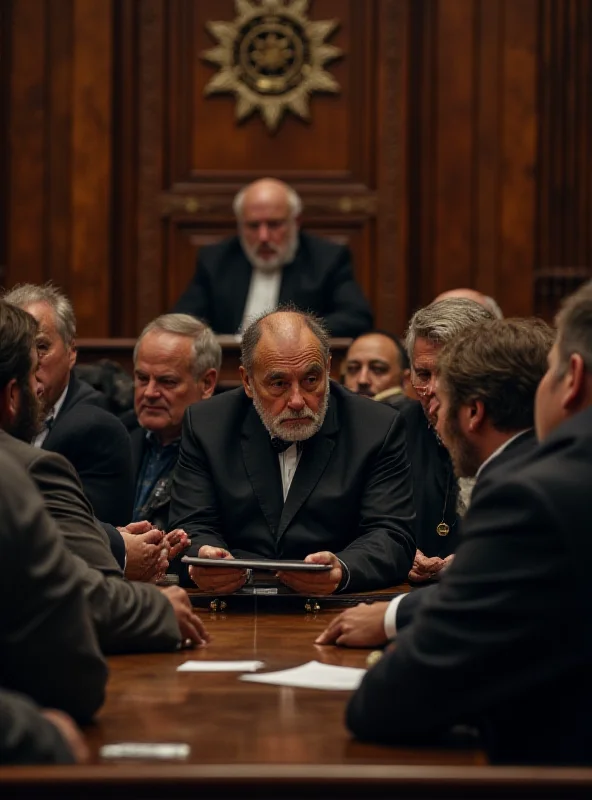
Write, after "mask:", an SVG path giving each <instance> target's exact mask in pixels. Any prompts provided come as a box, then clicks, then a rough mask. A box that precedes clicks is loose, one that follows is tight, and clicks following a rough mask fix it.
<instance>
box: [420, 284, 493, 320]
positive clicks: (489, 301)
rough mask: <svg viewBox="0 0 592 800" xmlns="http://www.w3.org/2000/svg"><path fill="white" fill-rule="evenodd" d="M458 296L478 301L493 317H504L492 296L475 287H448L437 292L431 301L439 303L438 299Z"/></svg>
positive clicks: (456, 297) (457, 297) (450, 298)
mask: <svg viewBox="0 0 592 800" xmlns="http://www.w3.org/2000/svg"><path fill="white" fill-rule="evenodd" d="M459 298H460V299H462V300H473V301H474V302H475V303H479V305H480V306H483V308H486V309H487V310H488V311H489V312H490V314H491V315H492V316H493V317H494V318H495V319H503V318H504V313H503V311H502V310H501V308H500V307H499V306H498V304H497V303H496V301H495V300H494V299H493V297H488V296H487V295H486V294H483V292H478V291H477V290H476V289H449V290H448V291H447V292H442V293H441V294H439V295H438V297H436V299H435V300H432V302H433V303H439V302H440V300H452V299H459Z"/></svg>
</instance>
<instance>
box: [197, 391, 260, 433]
mask: <svg viewBox="0 0 592 800" xmlns="http://www.w3.org/2000/svg"><path fill="white" fill-rule="evenodd" d="M252 402H253V401H252V400H251V399H250V398H249V397H247V395H246V394H245V390H244V389H243V387H242V386H239V387H238V388H237V389H230V390H229V391H226V392H220V394H217V395H214V397H210V398H209V399H207V400H200V401H199V402H197V403H193V405H191V406H189V408H188V409H187V415H188V417H189V419H190V420H191V422H192V423H194V422H197V421H199V424H200V425H203V424H208V422H210V421H211V422H212V423H217V424H219V422H220V421H221V420H224V421H227V420H229V419H231V418H233V417H234V416H244V414H245V413H246V412H247V410H248V409H249V407H250V405H251V404H252Z"/></svg>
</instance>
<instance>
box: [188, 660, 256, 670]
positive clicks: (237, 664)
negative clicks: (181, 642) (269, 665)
mask: <svg viewBox="0 0 592 800" xmlns="http://www.w3.org/2000/svg"><path fill="white" fill-rule="evenodd" d="M264 666H265V664H264V663H263V661H185V663H184V664H181V666H180V667H177V672H255V671H256V670H258V669H261V667H264Z"/></svg>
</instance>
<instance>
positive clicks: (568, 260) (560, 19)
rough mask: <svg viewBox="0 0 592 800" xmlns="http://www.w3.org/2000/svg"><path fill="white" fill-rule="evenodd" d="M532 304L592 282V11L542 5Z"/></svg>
mask: <svg viewBox="0 0 592 800" xmlns="http://www.w3.org/2000/svg"><path fill="white" fill-rule="evenodd" d="M540 5H541V14H540V28H539V33H540V62H539V63H540V71H539V108H540V114H539V119H538V133H539V158H538V174H539V183H540V192H539V196H538V203H537V233H538V236H537V264H536V273H535V279H536V284H535V304H536V309H537V311H538V312H539V313H542V314H544V315H545V316H550V315H552V314H553V313H554V312H555V311H556V310H557V307H558V305H559V301H560V299H561V297H563V296H565V294H567V293H569V292H571V291H573V290H574V289H575V288H576V287H577V286H578V285H579V284H580V283H581V282H582V281H584V280H587V279H589V278H590V277H592V150H591V148H590V142H591V141H592V4H591V3H589V2H586V1H585V0H561V2H559V1H558V0H541V3H540Z"/></svg>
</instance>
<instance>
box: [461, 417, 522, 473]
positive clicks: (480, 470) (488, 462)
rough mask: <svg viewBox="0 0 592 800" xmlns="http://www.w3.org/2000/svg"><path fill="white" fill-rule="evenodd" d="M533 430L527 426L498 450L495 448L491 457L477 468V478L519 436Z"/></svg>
mask: <svg viewBox="0 0 592 800" xmlns="http://www.w3.org/2000/svg"><path fill="white" fill-rule="evenodd" d="M531 430H532V428H526V429H525V430H523V431H520V433H516V434H515V435H514V436H512V438H511V439H508V440H507V441H506V442H504V443H503V444H502V445H500V446H499V447H498V448H497V450H494V451H493V453H492V454H491V455H490V456H489V458H486V459H485V461H484V462H483V463H482V464H481V466H480V467H479V469H478V470H477V472H476V474H475V478H478V477H479V475H480V474H481V472H482V471H483V470H484V469H485V467H486V466H487V465H488V464H490V463H491V462H492V461H493V460H494V459H496V458H497V457H498V456H499V455H500V453H503V452H504V450H505V449H506V447H508V446H509V445H511V444H512V442H514V441H516V439H517V438H518V437H519V436H522V435H523V434H524V433H529V432H530V431H531Z"/></svg>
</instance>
